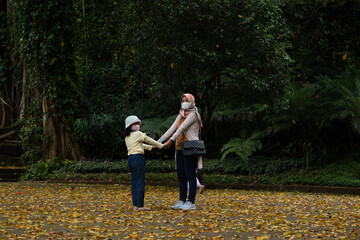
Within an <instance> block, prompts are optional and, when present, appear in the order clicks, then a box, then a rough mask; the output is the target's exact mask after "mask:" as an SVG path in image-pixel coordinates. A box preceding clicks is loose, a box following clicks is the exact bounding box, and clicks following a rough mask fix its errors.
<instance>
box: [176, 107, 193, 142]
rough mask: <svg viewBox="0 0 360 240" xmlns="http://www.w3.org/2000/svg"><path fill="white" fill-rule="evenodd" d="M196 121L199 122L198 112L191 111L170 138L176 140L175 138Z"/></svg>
mask: <svg viewBox="0 0 360 240" xmlns="http://www.w3.org/2000/svg"><path fill="white" fill-rule="evenodd" d="M194 122H197V117H196V113H195V112H191V113H189V115H188V116H187V117H186V119H185V121H184V122H183V123H182V124H181V125H180V127H179V128H178V129H177V130H176V132H175V133H174V134H173V135H172V136H171V138H170V139H171V140H172V141H173V142H175V140H176V139H177V138H178V137H179V136H180V134H181V133H183V132H184V131H185V130H186V129H187V128H188V127H189V126H190V125H191V124H193V123H194Z"/></svg>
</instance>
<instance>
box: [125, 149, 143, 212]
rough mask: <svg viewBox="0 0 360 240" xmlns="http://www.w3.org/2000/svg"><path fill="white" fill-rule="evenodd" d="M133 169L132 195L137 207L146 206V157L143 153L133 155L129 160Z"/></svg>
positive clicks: (131, 169)
mask: <svg viewBox="0 0 360 240" xmlns="http://www.w3.org/2000/svg"><path fill="white" fill-rule="evenodd" d="M128 164H129V168H130V171H131V195H132V198H133V205H134V206H135V207H139V208H140V207H143V206H144V196H145V158H144V155H143V154H135V155H131V156H130V157H129V160H128Z"/></svg>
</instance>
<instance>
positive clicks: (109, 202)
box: [0, 182, 360, 239]
mask: <svg viewBox="0 0 360 240" xmlns="http://www.w3.org/2000/svg"><path fill="white" fill-rule="evenodd" d="M129 193H130V186H124V185H96V184H55V183H44V182H40V183H39V182H19V183H0V197H1V202H0V223H1V224H0V239H360V197H359V196H345V195H342V196H341V195H323V194H304V193H275V192H255V191H240V190H223V189H222V190H210V189H206V191H205V192H204V194H201V195H200V194H199V195H197V202H196V204H197V209H196V210H193V211H182V210H172V209H171V208H170V206H171V205H172V204H174V203H175V202H176V200H177V197H178V193H177V189H176V188H171V187H152V186H149V187H146V197H145V201H146V205H148V206H150V207H152V209H153V210H152V211H146V212H134V211H132V205H131V196H130V194H129Z"/></svg>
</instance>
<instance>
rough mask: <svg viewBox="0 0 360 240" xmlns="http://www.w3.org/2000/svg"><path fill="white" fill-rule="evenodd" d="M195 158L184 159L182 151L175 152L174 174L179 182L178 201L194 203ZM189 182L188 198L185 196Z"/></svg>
mask: <svg viewBox="0 0 360 240" xmlns="http://www.w3.org/2000/svg"><path fill="white" fill-rule="evenodd" d="M196 169H197V157H196V156H195V157H185V156H184V154H183V152H182V150H176V172H177V175H178V180H179V191H180V200H181V201H183V202H185V201H186V199H187V200H188V201H190V202H192V203H195V197H196V189H197V186H196ZM187 182H189V196H187Z"/></svg>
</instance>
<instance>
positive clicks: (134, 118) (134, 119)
mask: <svg viewBox="0 0 360 240" xmlns="http://www.w3.org/2000/svg"><path fill="white" fill-rule="evenodd" d="M137 122H139V123H141V121H140V119H139V118H138V117H137V116H135V115H131V116H128V117H127V118H126V119H125V129H127V128H128V127H129V126H130V125H131V124H133V123H137Z"/></svg>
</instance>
